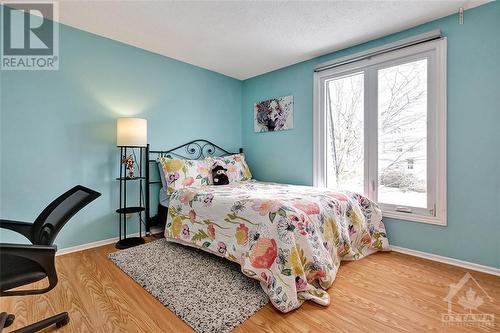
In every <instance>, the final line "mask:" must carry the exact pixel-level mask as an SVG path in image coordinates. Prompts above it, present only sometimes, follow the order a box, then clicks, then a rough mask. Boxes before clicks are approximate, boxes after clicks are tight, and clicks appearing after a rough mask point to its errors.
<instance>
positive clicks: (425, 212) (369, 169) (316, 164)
mask: <svg viewBox="0 0 500 333" xmlns="http://www.w3.org/2000/svg"><path fill="white" fill-rule="evenodd" d="M446 48H447V47H446V38H441V39H438V40H433V41H428V42H425V43H421V44H417V45H413V46H409V47H404V48H401V49H398V50H395V51H390V52H387V53H382V54H380V55H376V56H374V57H371V58H368V59H363V60H359V61H356V62H352V63H348V64H346V65H341V66H338V67H334V68H331V69H327V70H322V71H318V72H315V73H314V132H313V136H314V138H313V141H314V151H313V155H314V160H313V183H314V186H317V187H326V175H327V165H326V160H327V155H326V154H327V149H326V144H327V134H328V133H327V127H326V125H327V121H326V112H325V110H326V109H325V108H326V103H325V102H326V98H325V92H326V85H325V82H326V81H328V80H331V79H334V78H336V77H339V76H344V75H349V74H353V73H357V72H364V87H365V89H364V91H365V97H364V101H365V102H364V105H365V110H364V112H365V113H364V117H365V118H364V123H365V134H364V140H365V141H364V154H365V155H364V158H365V170H364V175H365V176H364V178H365V186H364V189H365V195H367V196H368V197H369V198H370V199H372V200H374V201H375V202H377V192H378V191H377V187H378V166H377V163H378V133H377V132H378V124H377V116H378V110H377V108H378V100H377V99H378V89H377V84H378V81H377V80H378V78H377V70H379V69H381V68H386V67H391V66H394V65H397V64H399V63H407V62H410V61H412V60H413V61H416V60H419V59H424V58H426V59H427V60H428V62H427V70H428V72H427V73H428V76H427V103H428V104H427V110H428V127H427V182H428V184H429V186H428V192H427V197H428V208H430V209H424V208H416V207H411V208H408V207H400V206H397V205H390V204H380V207H381V209H382V212H383V216H384V217H389V218H395V219H399V220H405V221H413V222H423V223H430V224H436V225H442V226H445V225H446V224H447V217H446V205H447V204H446V186H447V185H446V113H447V110H446V109H447V105H446V99H447V98H446V96H447V95H446V86H447V83H446V66H447V65H446ZM408 209H409V211H408Z"/></svg>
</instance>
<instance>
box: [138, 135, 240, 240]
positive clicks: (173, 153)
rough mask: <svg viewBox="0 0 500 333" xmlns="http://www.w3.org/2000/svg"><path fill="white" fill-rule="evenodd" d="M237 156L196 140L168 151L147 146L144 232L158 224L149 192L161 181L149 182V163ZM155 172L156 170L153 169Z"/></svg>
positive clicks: (201, 140)
mask: <svg viewBox="0 0 500 333" xmlns="http://www.w3.org/2000/svg"><path fill="white" fill-rule="evenodd" d="M242 152H243V148H240V149H239V153H242ZM232 154H237V153H233V152H229V151H227V150H225V149H224V148H221V147H220V146H218V145H216V144H215V143H212V142H210V141H208V140H204V139H198V140H193V141H190V142H188V143H185V144H183V145H180V146H178V147H175V148H172V149H168V150H150V149H149V144H148V145H147V147H146V159H147V162H148V163H147V167H146V193H145V199H146V232H149V231H150V227H151V226H152V225H156V224H158V223H157V222H158V221H154V220H155V219H158V217H157V216H153V217H151V211H150V208H151V207H150V193H149V192H150V190H151V188H150V187H151V185H154V184H161V180H159V181H151V175H150V166H151V163H154V164H156V163H157V162H158V159H159V158H160V157H168V158H180V159H185V160H201V159H204V158H206V157H210V156H214V157H217V156H227V155H232ZM153 169H155V170H157V168H153Z"/></svg>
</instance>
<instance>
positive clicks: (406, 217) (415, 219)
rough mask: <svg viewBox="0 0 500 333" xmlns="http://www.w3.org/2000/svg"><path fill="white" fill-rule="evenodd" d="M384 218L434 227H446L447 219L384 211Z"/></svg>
mask: <svg viewBox="0 0 500 333" xmlns="http://www.w3.org/2000/svg"><path fill="white" fill-rule="evenodd" d="M382 217H384V218H386V217H388V218H391V219H397V220H404V221H410V222H419V223H427V224H434V225H440V226H443V227H444V226H446V219H444V218H439V217H436V216H426V215H417V214H409V213H401V212H394V211H385V210H384V211H382Z"/></svg>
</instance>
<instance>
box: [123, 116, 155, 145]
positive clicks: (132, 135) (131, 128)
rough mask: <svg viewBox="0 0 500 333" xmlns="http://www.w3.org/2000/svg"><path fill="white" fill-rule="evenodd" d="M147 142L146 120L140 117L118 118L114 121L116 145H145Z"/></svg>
mask: <svg viewBox="0 0 500 333" xmlns="http://www.w3.org/2000/svg"><path fill="white" fill-rule="evenodd" d="M147 144H148V121H147V120H146V119H141V118H118V119H117V121H116V145H117V146H119V147H120V146H123V147H125V146H126V147H145V146H146V145H147Z"/></svg>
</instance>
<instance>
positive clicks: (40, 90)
mask: <svg viewBox="0 0 500 333" xmlns="http://www.w3.org/2000/svg"><path fill="white" fill-rule="evenodd" d="M60 61H61V62H60V69H59V71H24V72H23V71H1V72H0V76H1V78H0V84H1V88H0V92H1V96H0V97H1V98H0V110H1V114H0V126H1V127H0V153H1V161H0V168H1V169H0V170H1V172H0V174H1V179H0V216H1V217H2V218H12V219H20V220H26V221H32V220H33V219H34V218H35V217H36V216H37V215H38V213H39V212H40V211H41V209H42V208H43V207H45V206H46V205H47V204H48V203H49V202H50V201H51V200H52V199H53V198H55V197H56V196H57V195H59V194H60V193H62V192H64V191H65V190H67V189H69V188H70V187H72V186H73V185H75V184H82V185H85V186H88V187H91V188H93V189H96V190H97V191H99V192H101V193H102V196H101V197H100V198H99V199H98V200H97V201H95V202H93V203H92V204H91V205H90V206H88V207H87V208H85V209H84V210H83V211H81V212H80V213H79V214H78V215H76V216H75V217H74V218H73V219H72V220H71V221H70V222H69V224H68V225H67V226H66V227H65V228H64V229H63V230H62V232H61V234H60V235H59V236H58V238H57V240H56V243H57V244H58V245H59V247H60V248H63V247H68V246H74V245H78V244H85V243H89V242H93V241H97V240H103V239H108V238H111V237H115V236H117V234H118V221H117V216H116V213H114V210H115V209H116V208H117V205H118V183H117V182H116V181H115V180H114V179H115V177H116V176H117V173H118V159H119V156H118V155H119V153H118V150H117V148H116V147H115V144H116V129H115V126H116V125H115V122H116V118H118V117H122V116H136V117H141V118H146V119H147V120H148V127H149V142H150V143H151V146H152V148H168V147H174V146H176V145H178V144H182V143H184V142H186V141H187V140H190V139H195V138H199V137H202V138H207V139H211V140H213V141H214V142H216V143H219V144H220V145H222V146H223V147H227V148H228V149H237V148H239V147H240V145H241V86H242V83H241V81H238V80H235V79H232V78H229V77H226V76H223V75H220V74H217V73H214V72H211V71H208V70H205V69H201V68H198V67H195V66H192V65H189V64H186V63H183V62H179V61H176V60H173V59H169V58H166V57H163V56H160V55H157V54H153V53H150V52H147V51H144V50H141V49H138V48H135V47H131V46H128V45H125V44H122V43H118V42H115V41H112V40H109V39H106V38H102V37H99V36H96V35H93V34H90V33H87V32H83V31H80V30H77V29H73V28H70V27H67V26H64V25H60ZM131 225H137V223H136V222H133V223H131ZM0 238H1V240H0V241H2V242H10V241H22V240H23V239H22V237H20V236H15V234H13V233H11V232H8V231H0Z"/></svg>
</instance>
